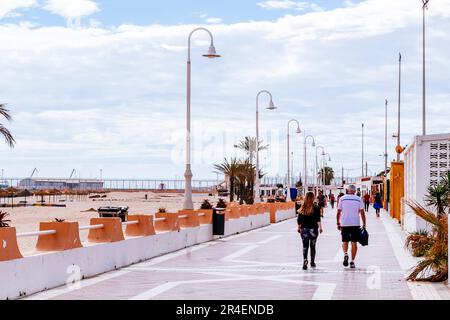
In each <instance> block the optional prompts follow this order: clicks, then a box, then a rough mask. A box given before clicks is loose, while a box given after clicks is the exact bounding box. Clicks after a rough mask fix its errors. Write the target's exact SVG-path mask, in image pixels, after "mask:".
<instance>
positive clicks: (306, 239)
mask: <svg viewBox="0 0 450 320" xmlns="http://www.w3.org/2000/svg"><path fill="white" fill-rule="evenodd" d="M317 236H318V230H316V229H302V241H303V259H304V260H308V251H309V248H311V261H312V262H314V260H315V258H316V242H317Z"/></svg>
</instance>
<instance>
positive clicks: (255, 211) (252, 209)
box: [248, 204, 258, 216]
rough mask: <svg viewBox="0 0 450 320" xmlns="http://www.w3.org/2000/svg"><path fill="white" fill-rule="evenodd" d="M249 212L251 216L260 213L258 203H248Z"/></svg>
mask: <svg viewBox="0 0 450 320" xmlns="http://www.w3.org/2000/svg"><path fill="white" fill-rule="evenodd" d="M248 214H249V215H250V216H255V215H257V214H258V207H257V205H256V204H251V205H248Z"/></svg>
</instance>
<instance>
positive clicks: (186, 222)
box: [178, 210, 200, 228]
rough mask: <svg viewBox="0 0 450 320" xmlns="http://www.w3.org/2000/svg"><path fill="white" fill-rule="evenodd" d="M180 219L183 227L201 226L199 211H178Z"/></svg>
mask: <svg viewBox="0 0 450 320" xmlns="http://www.w3.org/2000/svg"><path fill="white" fill-rule="evenodd" d="M178 220H179V221H180V227H181V228H196V227H199V226H200V219H199V217H198V213H197V212H196V211H194V210H180V211H178Z"/></svg>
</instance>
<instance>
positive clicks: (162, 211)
mask: <svg viewBox="0 0 450 320" xmlns="http://www.w3.org/2000/svg"><path fill="white" fill-rule="evenodd" d="M158 213H167V209H166V208H164V207H161V208H159V209H158Z"/></svg>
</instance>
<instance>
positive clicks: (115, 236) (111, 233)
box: [88, 218, 125, 243]
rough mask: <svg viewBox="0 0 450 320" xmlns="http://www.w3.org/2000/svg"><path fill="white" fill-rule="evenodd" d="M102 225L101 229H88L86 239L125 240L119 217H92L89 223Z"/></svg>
mask: <svg viewBox="0 0 450 320" xmlns="http://www.w3.org/2000/svg"><path fill="white" fill-rule="evenodd" d="M100 224H102V225H103V228H101V229H90V230H89V234H88V241H89V242H94V243H103V242H117V241H122V240H125V237H124V236H123V231H122V219H120V218H92V219H91V223H90V225H91V226H93V225H100Z"/></svg>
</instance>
